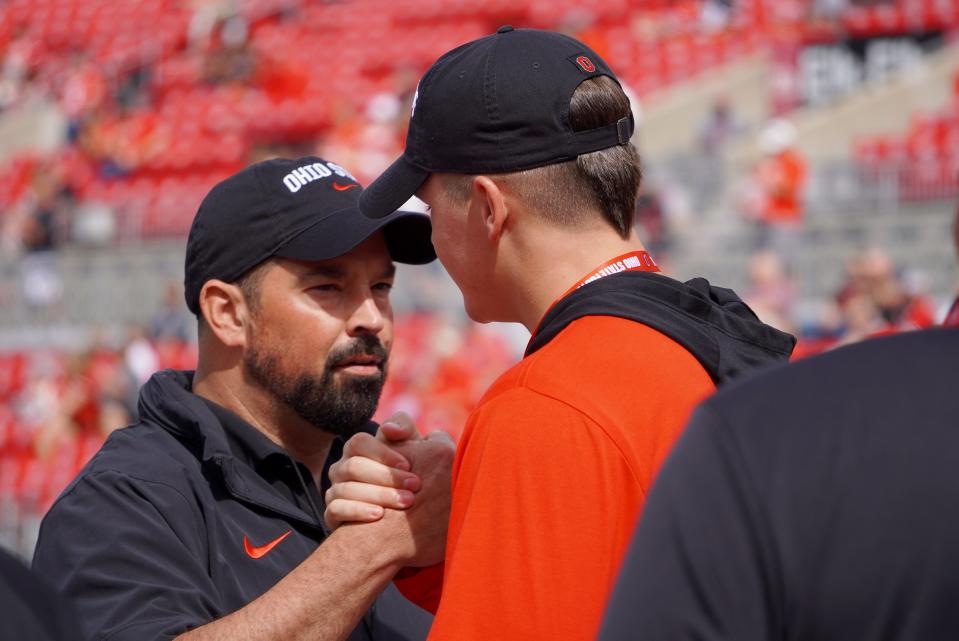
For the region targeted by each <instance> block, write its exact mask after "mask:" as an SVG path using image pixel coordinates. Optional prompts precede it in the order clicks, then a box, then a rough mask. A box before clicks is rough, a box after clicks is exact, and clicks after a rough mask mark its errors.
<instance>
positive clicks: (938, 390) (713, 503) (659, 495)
mask: <svg viewBox="0 0 959 641" xmlns="http://www.w3.org/2000/svg"><path fill="white" fill-rule="evenodd" d="M957 364H959V329H933V330H926V331H921V332H912V333H907V334H901V335H898V336H893V337H887V338H881V339H877V340H872V341H867V342H865V343H860V344H857V345H853V346H850V347H846V348H843V349H839V350H836V351H834V352H830V353H828V354H825V355H822V356H819V357H814V358H810V359H808V360H805V361H801V362H799V363H796V364H793V365H790V366H788V367H785V368H782V369H779V370H776V371H773V372H767V373H765V374H764V375H762V376H758V377H756V378H753V379H749V380H746V381H744V382H743V383H741V384H736V385H732V386H730V387H728V388H726V389H725V390H722V391H720V392H719V393H717V394H716V395H715V396H713V397H712V398H710V399H709V400H707V401H706V402H704V403H703V404H702V405H701V406H700V408H699V409H698V410H697V411H696V413H695V414H694V416H693V418H692V420H691V422H690V424H689V425H688V427H687V428H686V431H685V432H684V434H683V436H682V437H680V439H679V442H678V443H677V445H676V447H675V448H674V450H673V452H672V454H671V456H670V457H669V459H667V461H666V463H665V465H664V466H663V469H662V470H661V472H660V474H659V476H658V478H657V480H656V482H655V484H654V485H653V488H652V491H651V493H650V496H649V499H648V501H647V503H646V509H645V510H644V512H643V514H642V517H641V518H640V523H639V527H638V528H637V531H636V534H635V538H634V540H633V544H632V547H631V550H630V552H629V554H628V556H627V558H626V561H625V563H624V565H623V568H622V573H621V575H620V578H619V581H618V584H617V587H616V589H615V591H614V595H613V597H612V600H611V603H610V605H609V608H608V611H607V614H606V619H605V623H604V626H603V629H602V633H601V634H600V636H599V638H600V640H601V641H620V640H626V639H645V640H649V641H656V640H658V639H669V640H670V641H683V640H690V641H691V640H693V639H710V640H712V641H724V640H730V641H732V640H735V641H760V640H762V641H774V640H776V639H792V640H794V641H806V640H809V641H812V640H816V641H831V640H836V641H839V640H847V639H858V640H861V641H907V640H909V641H912V640H918V639H955V638H959V609H957V608H956V603H957V602H959V572H957V571H956V568H959V511H957V510H956V506H957V505H959V477H957V475H956V461H957V458H956V453H957V452H959V430H957V429H956V428H957V427H959V425H957V419H956V417H957V416H959V394H957V384H956V380H957V378H956V373H957Z"/></svg>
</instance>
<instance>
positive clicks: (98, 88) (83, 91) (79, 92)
mask: <svg viewBox="0 0 959 641" xmlns="http://www.w3.org/2000/svg"><path fill="white" fill-rule="evenodd" d="M59 89H60V96H59V98H60V106H61V108H62V109H63V112H64V114H65V115H66V117H67V119H68V121H69V123H70V125H69V132H68V134H67V137H68V139H69V140H70V141H73V140H75V139H76V137H77V135H78V133H79V130H80V126H81V123H82V122H83V120H84V119H85V118H86V117H87V116H89V114H91V113H93V112H95V111H96V110H97V109H99V108H100V106H101V104H102V103H103V101H104V99H105V98H106V96H107V81H106V78H105V76H104V73H103V70H102V68H101V67H100V66H99V65H97V64H95V63H94V62H92V61H91V60H90V59H89V56H87V55H86V53H85V52H83V51H77V52H75V53H74V55H73V57H72V59H71V63H70V66H69V68H68V69H67V70H66V71H65V72H64V77H63V82H62V84H61V85H60V87H59Z"/></svg>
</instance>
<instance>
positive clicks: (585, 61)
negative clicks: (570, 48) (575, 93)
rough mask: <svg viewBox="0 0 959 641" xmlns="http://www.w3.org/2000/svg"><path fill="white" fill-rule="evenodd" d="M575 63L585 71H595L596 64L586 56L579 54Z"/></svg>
mask: <svg viewBox="0 0 959 641" xmlns="http://www.w3.org/2000/svg"><path fill="white" fill-rule="evenodd" d="M576 64H578V65H579V66H580V67H581V68H582V69H583V71H585V72H586V73H593V72H594V71H596V65H594V64H593V61H592V60H590V59H589V58H587V57H586V56H580V57H579V58H577V59H576Z"/></svg>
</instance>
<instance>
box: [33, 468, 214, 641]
mask: <svg viewBox="0 0 959 641" xmlns="http://www.w3.org/2000/svg"><path fill="white" fill-rule="evenodd" d="M201 522H202V520H201V515H200V513H199V511H198V510H197V508H196V507H195V505H192V504H191V503H190V502H189V501H188V500H187V499H186V498H185V497H184V496H183V495H182V494H180V493H179V492H178V491H177V490H176V489H174V488H173V487H171V486H168V485H166V484H163V483H157V482H155V481H145V480H141V479H136V478H131V477H130V476H127V475H125V474H120V473H116V472H102V473H96V474H92V475H90V476H87V477H84V478H83V479H81V480H80V481H79V482H77V484H76V485H74V486H73V488H71V489H70V491H69V492H68V493H67V494H65V495H64V496H63V497H61V498H60V500H59V501H58V502H57V503H56V504H55V505H54V506H53V508H52V509H51V510H50V512H49V513H48V514H47V516H46V518H45V519H44V521H43V524H42V527H41V529H40V538H39V541H38V544H37V550H36V553H35V555H34V559H33V569H34V571H35V572H37V573H38V574H39V575H41V576H43V577H44V578H45V579H46V580H47V581H48V582H50V583H51V584H52V585H53V586H54V587H55V588H56V589H57V590H58V591H59V592H60V593H61V594H63V595H64V596H66V597H67V598H68V599H70V600H71V601H72V602H73V604H74V607H75V609H76V611H77V614H78V617H79V619H80V624H81V627H82V629H83V632H84V636H85V637H87V638H89V639H91V641H100V640H103V641H106V640H110V641H127V640H129V641H134V640H136V641H153V640H159V639H172V638H173V637H175V636H177V635H178V634H181V633H183V632H184V631H186V630H187V629H190V628H195V627H198V626H200V625H203V624H205V623H208V622H209V621H211V620H213V619H214V618H215V614H214V613H215V612H217V607H216V599H217V592H216V588H215V586H214V585H213V583H212V581H211V580H210V577H209V576H208V574H207V571H206V569H207V566H208V563H207V562H206V560H205V559H206V556H207V555H206V544H205V540H204V538H203V535H202V533H201V531H200V529H199V527H198V524H199V523H201Z"/></svg>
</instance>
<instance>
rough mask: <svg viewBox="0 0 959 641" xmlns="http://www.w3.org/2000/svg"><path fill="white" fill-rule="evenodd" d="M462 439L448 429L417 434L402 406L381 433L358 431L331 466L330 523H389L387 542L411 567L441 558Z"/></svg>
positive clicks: (327, 516)
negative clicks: (455, 457) (458, 444)
mask: <svg viewBox="0 0 959 641" xmlns="http://www.w3.org/2000/svg"><path fill="white" fill-rule="evenodd" d="M455 449H456V445H455V444H454V443H453V440H452V439H451V438H450V436H449V435H448V434H446V433H445V432H442V431H436V432H432V433H430V434H428V435H426V436H425V437H422V436H420V435H419V432H417V430H416V426H415V425H414V424H413V421H412V419H410V417H409V416H407V415H406V414H403V413H397V414H396V415H394V416H393V417H392V418H390V419H389V420H387V421H386V422H384V423H383V424H382V425H381V426H380V428H379V430H378V431H377V433H376V436H371V435H370V434H366V433H362V432H361V433H359V434H356V435H354V436H353V437H352V438H351V439H350V440H349V441H348V442H347V443H346V445H345V446H344V448H343V456H342V457H341V458H340V460H339V461H337V462H336V463H334V464H333V465H332V466H330V471H329V477H330V482H331V483H332V485H331V487H330V489H329V490H327V492H326V497H325V498H326V512H325V513H324V519H325V520H326V524H327V526H328V527H329V528H330V529H331V530H334V529H336V528H339V527H347V526H348V527H365V525H364V524H376V526H377V527H380V528H384V529H385V532H383V543H384V545H386V546H390V547H391V548H392V549H393V551H394V552H395V558H396V561H397V562H398V563H399V564H401V565H403V566H406V567H426V566H429V565H435V564H437V563H439V562H441V561H442V560H443V555H444V551H445V548H446V529H447V524H448V522H449V512H450V475H451V472H452V467H453V455H454V452H455Z"/></svg>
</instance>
